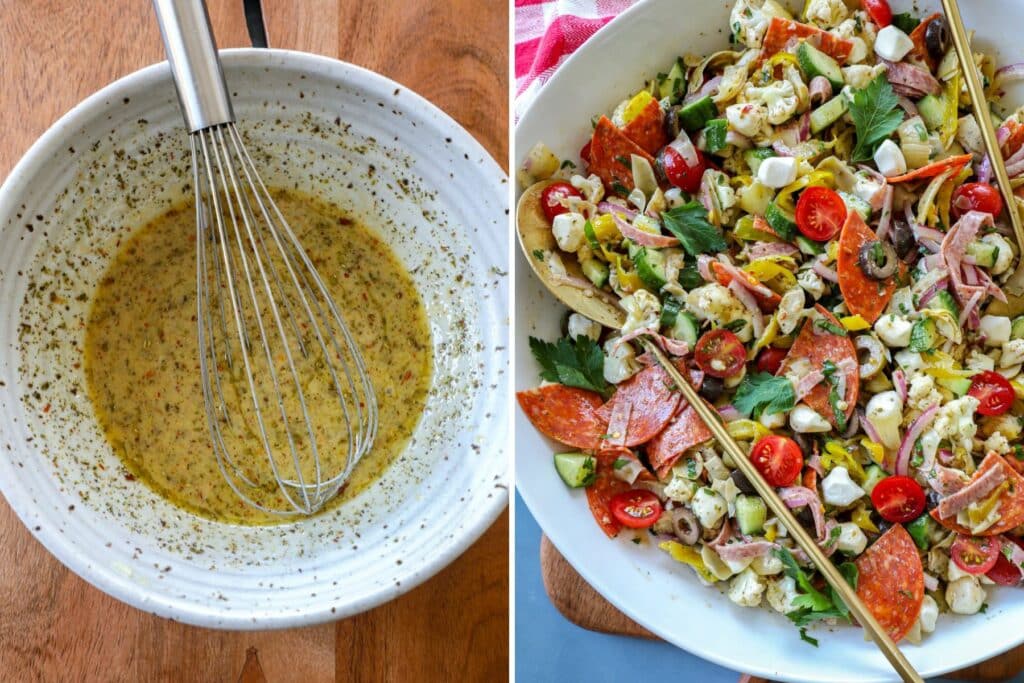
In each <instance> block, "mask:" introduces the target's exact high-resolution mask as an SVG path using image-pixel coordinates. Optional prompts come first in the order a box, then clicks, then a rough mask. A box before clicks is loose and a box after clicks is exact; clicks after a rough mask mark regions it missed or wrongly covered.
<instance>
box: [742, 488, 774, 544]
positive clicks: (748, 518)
mask: <svg viewBox="0 0 1024 683" xmlns="http://www.w3.org/2000/svg"><path fill="white" fill-rule="evenodd" d="M767 517H768V507H767V506H766V505H765V504H764V501H763V500H761V498H760V497H758V496H745V495H743V494H740V495H738V496H736V521H737V522H739V524H740V533H742V534H745V535H753V534H759V533H761V532H762V531H764V522H765V519H766V518H767Z"/></svg>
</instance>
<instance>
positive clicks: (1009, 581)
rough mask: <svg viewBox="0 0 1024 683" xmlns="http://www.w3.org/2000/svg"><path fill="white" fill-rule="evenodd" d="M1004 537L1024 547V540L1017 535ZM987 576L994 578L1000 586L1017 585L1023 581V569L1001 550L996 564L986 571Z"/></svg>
mask: <svg viewBox="0 0 1024 683" xmlns="http://www.w3.org/2000/svg"><path fill="white" fill-rule="evenodd" d="M1003 539H1009V540H1011V541H1013V542H1014V543H1016V544H1017V545H1018V546H1020V547H1021V548H1024V540H1022V539H1019V538H1017V537H1016V536H1003ZM1000 550H1002V548H1000ZM985 576H987V577H988V578H990V579H992V580H993V581H995V582H996V583H998V584H999V585H1000V586H1016V585H1018V584H1019V583H1020V581H1021V570H1020V569H1018V568H1017V567H1015V566H1014V564H1013V563H1012V562H1010V561H1009V560H1008V559H1006V556H1005V555H1003V553H1002V552H1000V553H999V557H997V558H996V563H995V565H993V567H992V569H989V570H988V571H987V572H985Z"/></svg>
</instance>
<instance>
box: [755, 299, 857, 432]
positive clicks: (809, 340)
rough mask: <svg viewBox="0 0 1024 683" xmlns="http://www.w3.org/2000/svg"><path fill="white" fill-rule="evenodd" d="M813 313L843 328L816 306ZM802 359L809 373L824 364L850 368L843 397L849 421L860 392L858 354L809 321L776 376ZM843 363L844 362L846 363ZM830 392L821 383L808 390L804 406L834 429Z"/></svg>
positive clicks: (841, 339)
mask: <svg viewBox="0 0 1024 683" xmlns="http://www.w3.org/2000/svg"><path fill="white" fill-rule="evenodd" d="M815 309H816V310H817V311H818V313H820V314H821V315H822V316H823V317H824V318H825V319H826V320H828V321H829V322H830V323H832V324H833V325H835V326H836V327H842V325H840V324H839V321H838V320H836V317H835V316H834V315H832V314H831V313H829V312H828V310H827V309H825V308H823V307H822V306H821V305H820V304H819V305H817V306H815ZM803 359H806V361H809V362H810V368H811V369H816V370H818V369H821V368H822V367H823V366H824V364H825V361H827V360H830V361H832V362H833V363H835V364H836V365H839V364H840V363H843V364H844V365H846V366H847V367H848V368H849V370H847V372H846V396H845V397H844V399H845V400H846V406H847V407H846V419H847V420H849V419H850V416H851V415H853V411H854V409H855V408H856V407H857V395H858V394H859V392H860V374H859V371H858V365H857V350H856V349H855V348H854V347H853V342H852V341H851V340H850V338H849V337H848V336H847V337H844V336H841V335H838V334H833V333H831V332H829V331H828V330H824V329H822V328H821V327H820V326H818V325H815V324H814V322H813V321H812V320H810V319H808V320H807V321H806V322H805V323H804V326H803V327H802V328H801V329H800V334H798V335H797V337H796V340H795V341H794V342H793V346H791V347H790V349H789V353H788V354H786V359H785V360H784V361H782V366H781V367H780V368H779V371H778V372H777V373H775V374H776V375H785V374H786V373H787V372H789V370H790V369H791V368H792V367H793V365H794V364H795V363H797V362H801V363H803V362H805V361H804V360H803ZM844 359H846V360H845V362H844ZM831 388H832V386H831V385H830V384H829V383H828V382H821V383H820V384H818V385H817V386H816V387H814V388H813V389H811V391H810V393H809V394H807V395H806V396H805V397H804V399H803V402H804V403H806V404H807V405H808V406H810V407H811V408H813V409H814V410H815V411H817V412H818V414H820V415H822V416H823V417H825V418H827V419H828V421H829V422H831V423H832V426H836V419H835V414H834V413H833V411H832V403H831V402H830V401H829V400H828V394H829V391H830V390H831Z"/></svg>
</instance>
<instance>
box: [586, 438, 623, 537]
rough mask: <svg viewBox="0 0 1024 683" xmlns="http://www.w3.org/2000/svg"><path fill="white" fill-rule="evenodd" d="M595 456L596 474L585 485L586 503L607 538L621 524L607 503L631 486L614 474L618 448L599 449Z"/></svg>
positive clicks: (615, 534)
mask: <svg viewBox="0 0 1024 683" xmlns="http://www.w3.org/2000/svg"><path fill="white" fill-rule="evenodd" d="M595 457H596V458H597V476H596V478H595V479H594V483H593V484H591V485H590V486H588V487H587V503H588V504H589V505H590V513H591V514H592V515H594V521H596V522H597V525H598V526H600V527H601V530H602V531H604V533H605V534H606V535H607V536H608V538H615V537H616V536H617V535H618V533H619V531H620V530H621V529H622V525H621V524H619V523H618V521H616V519H615V517H614V516H613V515H612V511H611V507H610V505H609V503H610V502H611V499H612V498H613V497H615V495H616V494H619V493H622V492H623V491H628V490H629V489H630V488H631V487H630V485H629V484H627V483H626V482H625V481H623V480H622V479H619V478H618V477H616V476H615V467H614V463H615V459H616V458H617V457H618V448H609V449H605V450H603V451H600V452H598V453H597V455H596V456H595Z"/></svg>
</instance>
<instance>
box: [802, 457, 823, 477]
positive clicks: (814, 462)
mask: <svg viewBox="0 0 1024 683" xmlns="http://www.w3.org/2000/svg"><path fill="white" fill-rule="evenodd" d="M806 464H807V466H808V467H810V468H811V469H812V470H814V471H815V472H817V473H818V476H819V477H824V476H825V467H824V466H823V465H822V464H821V455H819V454H818V453H815V454H814V455H812V456H811V457H809V458H808V459H807V463H806Z"/></svg>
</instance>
